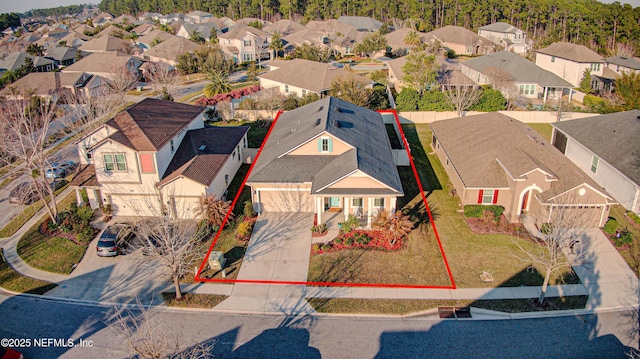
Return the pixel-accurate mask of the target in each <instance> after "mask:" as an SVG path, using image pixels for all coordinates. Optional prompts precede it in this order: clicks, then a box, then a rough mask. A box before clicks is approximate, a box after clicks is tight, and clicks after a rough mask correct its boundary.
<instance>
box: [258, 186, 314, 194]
mask: <svg viewBox="0 0 640 359" xmlns="http://www.w3.org/2000/svg"><path fill="white" fill-rule="evenodd" d="M310 190H311V188H300V187H295V188H287V187H278V188H272V187H259V188H256V191H276V192H283V191H298V192H302V191H310ZM309 193H311V192H309Z"/></svg>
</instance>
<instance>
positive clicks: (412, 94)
mask: <svg viewBox="0 0 640 359" xmlns="http://www.w3.org/2000/svg"><path fill="white" fill-rule="evenodd" d="M418 100H420V95H419V94H418V91H416V90H414V89H412V88H408V87H407V88H403V89H402V91H400V93H399V94H398V96H397V97H396V109H397V110H398V111H415V110H417V109H418Z"/></svg>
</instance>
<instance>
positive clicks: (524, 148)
mask: <svg viewBox="0 0 640 359" xmlns="http://www.w3.org/2000/svg"><path fill="white" fill-rule="evenodd" d="M429 127H430V128H431V131H432V133H433V138H432V140H431V147H432V148H433V151H434V152H435V153H436V154H437V156H438V158H439V159H440V161H441V162H442V165H443V167H444V169H445V171H446V172H447V174H448V175H449V179H450V180H451V183H452V184H453V187H454V188H455V190H456V193H457V195H458V196H459V197H460V201H461V204H462V206H466V205H499V206H502V207H504V209H505V210H504V215H505V217H506V218H507V220H508V221H509V222H512V223H514V222H520V221H521V219H522V216H521V215H522V214H530V215H531V217H533V218H534V219H536V220H539V221H542V222H549V221H550V219H551V215H552V212H554V211H575V212H574V213H573V214H574V215H575V216H576V218H579V219H580V225H584V226H593V227H602V226H603V225H604V223H605V222H606V221H607V217H608V214H609V206H610V205H611V204H614V203H615V201H614V200H613V198H611V197H610V196H609V194H607V192H606V191H605V190H604V189H602V187H600V186H599V185H598V184H597V183H596V182H595V181H594V180H593V179H591V178H589V176H587V175H586V174H584V173H583V172H582V171H581V170H580V169H579V168H578V167H576V165H574V164H573V163H572V162H571V161H570V160H569V159H567V158H566V157H565V156H564V155H563V154H562V153H561V152H560V151H558V150H557V149H556V148H554V147H553V146H552V145H551V144H550V143H549V142H547V140H545V139H544V138H543V137H542V136H541V135H540V134H538V133H537V132H536V131H535V130H533V129H532V128H531V127H529V126H527V125H526V124H524V123H522V122H520V121H517V120H515V119H513V118H511V117H508V116H506V115H503V114H500V113H498V112H491V113H486V114H481V115H475V116H465V117H460V118H455V119H450V120H444V121H436V122H433V123H431V124H430V125H429ZM583 221H584V222H583Z"/></svg>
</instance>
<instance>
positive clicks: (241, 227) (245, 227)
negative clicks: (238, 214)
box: [236, 222, 253, 240]
mask: <svg viewBox="0 0 640 359" xmlns="http://www.w3.org/2000/svg"><path fill="white" fill-rule="evenodd" d="M252 230H253V223H252V222H241V223H240V224H238V228H237V229H236V238H238V239H241V240H248V239H249V237H251V231H252Z"/></svg>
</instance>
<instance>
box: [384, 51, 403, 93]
mask: <svg viewBox="0 0 640 359" xmlns="http://www.w3.org/2000/svg"><path fill="white" fill-rule="evenodd" d="M406 63H407V57H406V56H402V57H397V58H395V59H393V60H389V61H387V67H388V68H389V72H388V73H387V78H388V79H389V86H391V87H393V88H395V90H396V91H397V92H400V91H402V88H403V87H404V86H403V85H404V84H403V82H402V80H403V79H404V71H403V70H402V67H404V65H405V64H406Z"/></svg>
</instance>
